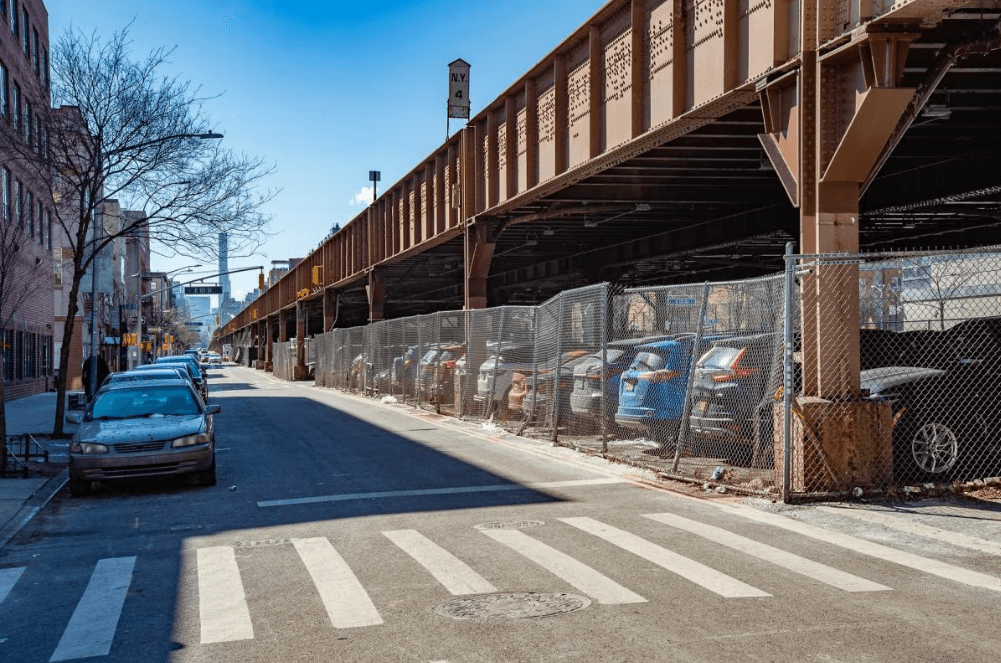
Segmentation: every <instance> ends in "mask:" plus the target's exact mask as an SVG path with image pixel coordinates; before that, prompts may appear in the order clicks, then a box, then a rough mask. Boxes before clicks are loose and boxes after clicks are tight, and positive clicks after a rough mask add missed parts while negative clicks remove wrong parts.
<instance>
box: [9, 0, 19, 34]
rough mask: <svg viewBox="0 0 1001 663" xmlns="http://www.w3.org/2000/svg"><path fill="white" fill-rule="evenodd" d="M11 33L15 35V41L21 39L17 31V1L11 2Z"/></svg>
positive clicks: (11, 0)
mask: <svg viewBox="0 0 1001 663" xmlns="http://www.w3.org/2000/svg"><path fill="white" fill-rule="evenodd" d="M10 31H11V32H13V33H14V39H20V38H21V33H20V32H19V31H18V29H17V0H10Z"/></svg>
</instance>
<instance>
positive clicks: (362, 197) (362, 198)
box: [348, 186, 372, 207]
mask: <svg viewBox="0 0 1001 663" xmlns="http://www.w3.org/2000/svg"><path fill="white" fill-rule="evenodd" d="M371 202H372V187H370V186H363V187H362V188H361V189H360V190H359V191H358V192H357V193H356V194H355V195H354V198H352V199H351V200H349V201H348V203H349V204H350V205H351V206H352V207H357V206H359V205H368V204H369V203H371Z"/></svg>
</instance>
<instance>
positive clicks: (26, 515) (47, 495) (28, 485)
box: [0, 392, 76, 548]
mask: <svg viewBox="0 0 1001 663" xmlns="http://www.w3.org/2000/svg"><path fill="white" fill-rule="evenodd" d="M5 411H6V415H7V434H8V435H25V434H28V435H34V436H35V437H46V438H47V437H48V436H49V435H51V434H52V427H53V424H54V423H55V416H56V393H55V392H47V393H44V394H35V395H34V396H26V397H25V398H18V399H16V400H12V401H7V403H6V404H5ZM75 430H76V426H75V425H74V424H64V431H65V432H66V433H67V434H70V433H72V432H74V431H75ZM39 441H40V442H43V443H44V442H45V440H39ZM66 444H68V440H64V441H63V442H62V443H61V445H60V446H65V445H66ZM68 476H69V475H68V472H67V470H65V469H64V470H63V471H62V472H60V473H59V474H58V475H56V476H54V477H30V478H27V479H25V478H20V477H16V478H15V477H12V476H11V477H9V478H6V479H0V548H3V546H5V545H6V544H7V542H8V541H10V540H11V539H12V538H13V537H14V535H16V534H17V533H18V532H19V531H20V530H21V528H22V527H24V526H25V525H27V524H28V522H30V521H31V519H32V518H33V517H34V516H35V515H36V514H37V513H38V512H39V511H41V510H42V509H43V508H44V507H45V505H46V504H48V503H49V500H51V499H52V498H53V497H54V496H55V494H56V493H57V492H59V490H60V489H62V487H63V486H64V485H66V481H67V478H68Z"/></svg>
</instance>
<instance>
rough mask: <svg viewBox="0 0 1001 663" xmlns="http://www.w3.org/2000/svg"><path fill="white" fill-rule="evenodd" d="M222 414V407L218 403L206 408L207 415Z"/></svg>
mask: <svg viewBox="0 0 1001 663" xmlns="http://www.w3.org/2000/svg"><path fill="white" fill-rule="evenodd" d="M220 412H222V406H221V405H219V404H217V403H213V404H212V405H207V406H205V414H219V413H220Z"/></svg>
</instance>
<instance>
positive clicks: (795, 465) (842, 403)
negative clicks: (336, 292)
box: [274, 251, 1001, 496]
mask: <svg viewBox="0 0 1001 663" xmlns="http://www.w3.org/2000/svg"><path fill="white" fill-rule="evenodd" d="M999 258H1001V255H998V254H996V253H987V252H983V251H981V252H979V253H949V254H946V253H914V254H895V255H867V256H848V255H838V256H792V255H790V256H788V259H787V265H788V269H787V271H786V273H785V274H778V275H775V276H769V277H763V278H757V279H748V280H744V281H735V282H726V283H705V284H694V285H673V286H658V287H643V288H628V289H626V288H622V287H618V286H612V285H609V284H601V285H597V286H590V287H587V288H581V289H577V290H571V291H567V292H564V293H561V294H560V295H558V296H556V297H554V298H553V299H551V300H549V301H547V302H545V303H543V304H541V305H539V306H506V307H499V308H494V309H487V310H476V311H447V312H440V313H434V314H428V315H423V316H416V317H411V318H403V319H395V320H387V321H382V322H378V323H375V324H372V325H368V326H365V327H356V328H353V329H336V330H333V331H331V332H328V333H326V334H322V335H319V336H317V337H316V338H315V339H314V340H315V349H314V353H313V354H312V355H309V356H314V355H315V380H316V384H317V385H320V386H325V387H333V388H338V389H343V390H347V391H351V392H355V393H360V394H366V395H369V396H375V397H380V398H383V399H386V400H390V399H393V400H395V401H398V402H403V403H406V404H409V405H413V406H415V407H420V408H424V409H430V410H434V411H437V412H440V413H442V414H446V415H450V416H455V417H460V418H462V419H466V420H472V421H478V422H482V424H483V425H484V426H485V427H488V428H490V427H495V426H496V427H502V428H504V429H506V430H508V431H510V432H513V433H517V434H519V435H526V436H533V437H538V438H541V439H546V440H551V441H553V442H555V443H558V444H562V445H567V446H572V447H574V448H576V449H579V450H581V451H586V452H589V453H595V454H604V455H607V456H609V457H614V458H616V459H618V460H621V461H624V462H629V463H635V464H639V465H643V466H646V467H650V468H653V469H655V470H656V471H658V472H660V473H662V474H663V475H666V476H674V477H679V478H683V479H688V480H695V481H698V482H700V483H701V482H706V483H707V484H708V485H709V486H710V487H717V486H721V485H722V486H728V487H731V488H733V489H738V490H741V491H745V492H753V493H763V494H773V495H778V494H782V495H785V496H788V495H789V494H791V493H798V494H820V493H827V494H829V493H841V494H845V493H848V492H849V491H851V490H852V489H854V488H855V487H857V486H861V487H864V488H865V489H869V488H887V487H890V486H900V485H910V484H914V483H925V482H928V481H936V482H952V481H960V480H967V479H972V478H977V477H987V476H994V475H997V474H999V473H1001V470H999V463H998V460H999V452H1001V448H999V443H998V441H997V440H996V439H995V434H994V431H996V430H998V429H999V426H998V423H1001V422H998V421H996V420H997V419H1001V404H999V403H998V401H997V399H996V397H995V386H994V385H995V383H996V382H995V379H994V374H995V372H996V371H997V370H998V369H1001V317H995V316H1001V310H999V309H1001V284H999V283H997V281H998V279H997V278H996V275H997V274H998V273H999V269H998V266H999V265H1001V260H999ZM289 345H290V344H278V345H276V349H275V361H274V371H275V374H276V375H278V376H279V377H283V378H285V379H291V375H292V370H291V364H294V363H295V362H296V357H295V353H294V349H289V347H288V346H289ZM286 376H288V377H286ZM785 385H788V388H786V386H785ZM787 458H788V462H786V459H787Z"/></svg>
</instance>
